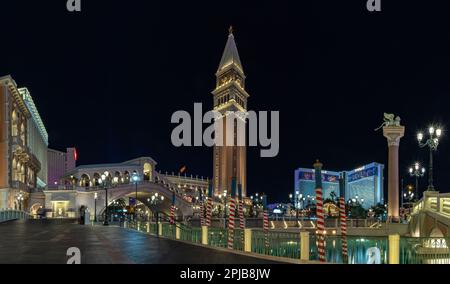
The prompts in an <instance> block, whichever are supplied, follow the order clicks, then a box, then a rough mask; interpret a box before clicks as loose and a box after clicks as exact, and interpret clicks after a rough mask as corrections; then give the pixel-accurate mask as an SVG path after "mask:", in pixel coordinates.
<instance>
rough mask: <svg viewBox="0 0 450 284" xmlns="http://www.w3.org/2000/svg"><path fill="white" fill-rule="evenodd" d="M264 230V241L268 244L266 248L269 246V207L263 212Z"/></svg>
mask: <svg viewBox="0 0 450 284" xmlns="http://www.w3.org/2000/svg"><path fill="white" fill-rule="evenodd" d="M263 231H264V241H265V245H266V249H268V248H269V212H267V209H264V214H263Z"/></svg>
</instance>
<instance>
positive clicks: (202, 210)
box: [200, 190, 205, 226]
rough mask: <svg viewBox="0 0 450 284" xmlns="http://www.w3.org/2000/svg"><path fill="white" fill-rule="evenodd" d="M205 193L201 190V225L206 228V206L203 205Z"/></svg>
mask: <svg viewBox="0 0 450 284" xmlns="http://www.w3.org/2000/svg"><path fill="white" fill-rule="evenodd" d="M203 198H204V197H203V192H202V191H201V190H200V225H201V226H205V205H204V203H203Z"/></svg>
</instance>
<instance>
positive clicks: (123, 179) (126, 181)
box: [122, 171, 130, 183]
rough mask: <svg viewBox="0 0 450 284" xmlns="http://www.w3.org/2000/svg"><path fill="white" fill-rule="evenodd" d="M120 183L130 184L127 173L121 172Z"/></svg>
mask: <svg viewBox="0 0 450 284" xmlns="http://www.w3.org/2000/svg"><path fill="white" fill-rule="evenodd" d="M122 182H123V183H130V173H129V172H128V171H124V172H123V176H122Z"/></svg>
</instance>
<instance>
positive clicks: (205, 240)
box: [202, 226, 208, 245]
mask: <svg viewBox="0 0 450 284" xmlns="http://www.w3.org/2000/svg"><path fill="white" fill-rule="evenodd" d="M202 245H208V226H202Z"/></svg>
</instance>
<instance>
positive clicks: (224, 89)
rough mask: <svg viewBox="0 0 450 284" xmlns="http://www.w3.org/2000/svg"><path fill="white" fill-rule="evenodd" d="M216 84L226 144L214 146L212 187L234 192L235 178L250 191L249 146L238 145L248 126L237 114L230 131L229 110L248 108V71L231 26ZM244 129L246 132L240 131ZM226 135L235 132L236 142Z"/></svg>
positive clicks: (219, 191) (218, 191) (216, 101)
mask: <svg viewBox="0 0 450 284" xmlns="http://www.w3.org/2000/svg"><path fill="white" fill-rule="evenodd" d="M216 78H217V82H216V88H215V90H214V91H213V92H212V94H213V95H214V110H215V111H218V112H220V114H221V115H222V118H221V120H222V121H223V124H222V125H223V145H224V146H215V147H214V157H213V188H214V194H215V195H216V196H218V195H223V193H224V191H225V190H227V191H228V193H229V192H231V190H230V189H231V180H232V178H233V177H235V178H236V181H237V184H240V185H241V186H242V194H243V196H246V192H247V172H246V166H247V165H246V147H245V146H236V145H237V138H238V137H245V127H243V128H238V127H237V121H236V119H240V118H236V119H235V120H233V123H234V126H233V127H232V128H230V129H233V130H232V131H233V133H227V125H226V116H225V114H226V112H227V111H232V112H236V111H241V112H244V113H245V112H246V111H247V98H248V97H249V94H248V93H247V92H246V91H245V75H244V71H243V68H242V64H241V60H240V58H239V54H238V51H237V47H236V43H235V41H234V36H233V31H232V29H231V28H230V33H229V35H228V40H227V43H226V45H225V50H224V52H223V55H222V59H221V60H220V64H219V68H218V70H217V72H216ZM238 131H243V133H238ZM227 135H228V136H230V135H233V136H232V139H233V141H234V145H235V146H230V145H227V143H226V141H227Z"/></svg>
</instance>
